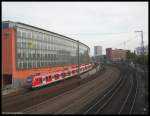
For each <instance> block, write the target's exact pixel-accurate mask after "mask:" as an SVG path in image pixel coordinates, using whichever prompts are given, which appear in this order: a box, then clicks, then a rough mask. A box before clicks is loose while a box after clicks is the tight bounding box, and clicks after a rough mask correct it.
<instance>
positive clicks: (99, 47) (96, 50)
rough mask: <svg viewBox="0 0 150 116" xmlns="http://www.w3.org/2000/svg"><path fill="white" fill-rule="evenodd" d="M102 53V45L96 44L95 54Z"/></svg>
mask: <svg viewBox="0 0 150 116" xmlns="http://www.w3.org/2000/svg"><path fill="white" fill-rule="evenodd" d="M99 55H102V46H94V56H99Z"/></svg>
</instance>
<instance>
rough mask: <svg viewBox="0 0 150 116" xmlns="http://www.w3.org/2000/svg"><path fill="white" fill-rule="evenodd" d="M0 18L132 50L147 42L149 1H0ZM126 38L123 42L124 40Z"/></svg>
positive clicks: (92, 44)
mask: <svg viewBox="0 0 150 116" xmlns="http://www.w3.org/2000/svg"><path fill="white" fill-rule="evenodd" d="M2 20H12V21H18V22H22V23H26V24H30V25H33V26H37V27H40V28H43V29H46V30H49V31H53V32H56V33H59V34H63V35H65V36H68V37H71V38H73V39H76V40H79V41H81V42H83V43H85V44H86V45H88V46H89V47H90V55H93V54H94V51H93V50H94V49H93V47H94V46H96V45H100V46H102V47H103V54H106V53H105V49H106V48H108V47H112V48H122V49H130V50H131V51H133V50H134V48H135V47H138V46H140V42H141V38H140V37H141V36H140V34H138V33H135V32H134V31H135V30H143V32H144V33H143V36H144V45H147V44H148V2H2ZM124 42H126V43H124Z"/></svg>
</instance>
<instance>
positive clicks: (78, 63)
mask: <svg viewBox="0 0 150 116" xmlns="http://www.w3.org/2000/svg"><path fill="white" fill-rule="evenodd" d="M77 54H78V77H79V79H80V72H79V68H80V62H79V55H80V54H79V40H78V50H77Z"/></svg>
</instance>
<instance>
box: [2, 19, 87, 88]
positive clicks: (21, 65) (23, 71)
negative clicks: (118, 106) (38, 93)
mask: <svg viewBox="0 0 150 116" xmlns="http://www.w3.org/2000/svg"><path fill="white" fill-rule="evenodd" d="M26 30H27V31H26ZM24 31H25V32H26V33H24ZM19 32H20V35H21V36H20V37H19V36H18V35H19ZM29 34H31V36H28V35H29ZM38 34H39V35H40V34H41V35H42V36H41V38H42V37H43V38H42V39H43V41H45V40H47V42H43V43H42V41H41V38H39V40H37V38H38V37H37V36H35V35H38ZM23 35H25V38H23ZM45 36H46V37H47V39H46V38H45ZM21 37H22V38H23V39H22V38H21ZM18 38H19V39H18ZM33 38H34V39H33ZM62 38H64V39H62ZM48 39H49V40H52V41H49V40H48ZM61 39H62V41H63V42H64V43H65V42H66V44H61V41H59V40H61ZM31 41H32V44H31ZM48 42H49V43H48ZM67 42H68V43H69V42H70V43H72V44H71V45H70V46H69V45H68V43H67ZM56 43H57V44H56ZM77 43H78V42H77V41H76V40H73V39H71V38H68V37H66V36H63V35H60V34H57V33H54V32H50V31H46V30H43V29H40V28H37V27H33V26H30V25H27V24H23V23H18V22H10V21H4V22H3V27H2V87H5V86H7V85H11V86H12V87H21V86H24V83H25V80H26V78H27V77H28V76H30V75H32V74H35V73H42V72H54V71H56V70H63V69H65V68H69V67H71V66H75V65H77V64H78V61H77V55H78V53H77V51H78V50H77V48H78V47H77V45H78V44H77ZM55 44H56V45H55ZM19 45H20V46H19ZM23 45H25V46H23ZM31 45H32V47H31ZM33 45H35V47H33ZM38 45H39V46H40V47H39V46H38ZM44 45H45V46H46V47H45V46H44ZM67 45H68V46H67ZM79 45H80V46H79V51H80V52H79V55H80V56H79V60H80V62H79V63H80V64H88V63H89V50H90V49H89V47H88V46H86V45H85V44H83V43H79ZM29 46H30V47H29ZM69 47H70V49H69ZM68 49H69V50H70V51H69V50H68ZM32 51H33V52H32Z"/></svg>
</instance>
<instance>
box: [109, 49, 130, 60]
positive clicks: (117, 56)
mask: <svg viewBox="0 0 150 116" xmlns="http://www.w3.org/2000/svg"><path fill="white" fill-rule="evenodd" d="M127 51H128V50H123V49H115V50H112V48H106V58H107V60H110V61H119V60H126V59H127Z"/></svg>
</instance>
